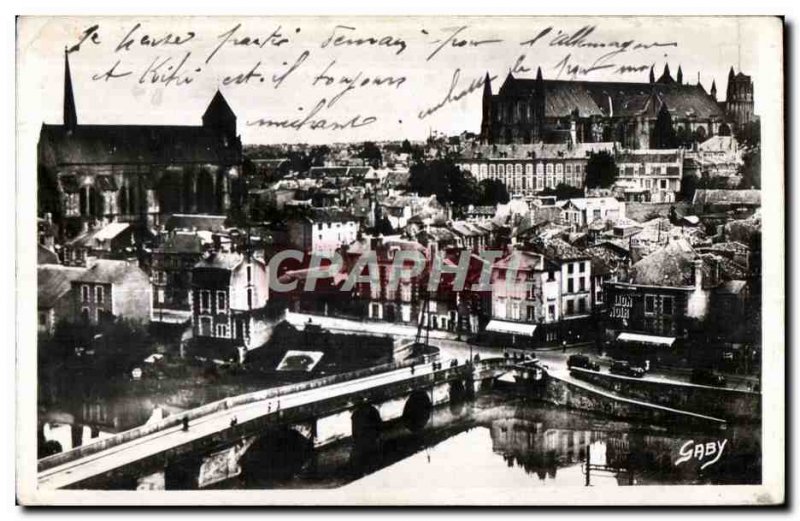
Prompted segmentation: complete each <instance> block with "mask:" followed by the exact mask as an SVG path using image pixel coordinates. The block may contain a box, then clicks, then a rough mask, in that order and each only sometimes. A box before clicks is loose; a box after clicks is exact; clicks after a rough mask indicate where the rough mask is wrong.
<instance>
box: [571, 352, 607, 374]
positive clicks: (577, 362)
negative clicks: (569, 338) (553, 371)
mask: <svg viewBox="0 0 800 521" xmlns="http://www.w3.org/2000/svg"><path fill="white" fill-rule="evenodd" d="M573 367H580V368H581V369H589V370H590V371H599V370H600V364H598V363H597V362H595V361H594V360H592V359H591V358H589V357H588V356H586V355H569V358H567V368H569V369H572V368H573Z"/></svg>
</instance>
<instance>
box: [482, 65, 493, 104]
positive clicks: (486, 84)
mask: <svg viewBox="0 0 800 521" xmlns="http://www.w3.org/2000/svg"><path fill="white" fill-rule="evenodd" d="M491 96H492V77H491V76H489V71H486V77H485V78H484V79H483V97H484V98H488V97H491Z"/></svg>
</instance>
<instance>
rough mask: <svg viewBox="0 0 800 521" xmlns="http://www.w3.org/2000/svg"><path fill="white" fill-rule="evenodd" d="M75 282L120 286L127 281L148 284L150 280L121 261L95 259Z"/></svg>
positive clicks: (130, 265) (138, 270) (135, 267)
mask: <svg viewBox="0 0 800 521" xmlns="http://www.w3.org/2000/svg"><path fill="white" fill-rule="evenodd" d="M75 281H77V282H93V283H102V284H122V283H125V282H128V281H135V282H143V283H146V284H148V285H149V284H150V279H149V277H148V276H147V274H145V272H143V271H142V270H141V269H140V268H139V267H138V266H136V265H135V264H131V263H129V262H127V261H123V260H109V259H97V260H95V261H94V264H92V265H91V266H90V267H89V268H86V269H85V270H84V271H83V273H81V274H79V275H78V276H77V277H76V278H75Z"/></svg>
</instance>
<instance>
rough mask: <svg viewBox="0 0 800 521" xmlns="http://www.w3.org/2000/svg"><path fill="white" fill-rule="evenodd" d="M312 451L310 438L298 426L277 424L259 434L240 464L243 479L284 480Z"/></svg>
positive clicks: (298, 470) (297, 470)
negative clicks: (275, 426) (280, 425)
mask: <svg viewBox="0 0 800 521" xmlns="http://www.w3.org/2000/svg"><path fill="white" fill-rule="evenodd" d="M313 451H314V444H313V441H312V440H310V439H309V438H307V437H306V436H304V435H303V434H302V433H301V432H299V431H298V430H297V429H294V428H292V427H290V426H284V427H278V428H274V429H269V430H267V432H265V433H264V434H262V435H261V436H259V437H258V438H257V439H256V440H255V441H254V442H253V445H252V446H251V447H250V448H249V449H248V450H247V452H245V453H244V455H243V456H242V458H241V460H240V461H239V465H240V467H241V469H242V475H243V476H244V479H246V480H253V481H257V482H269V481H272V480H284V479H289V478H291V477H293V476H295V475H297V474H298V473H299V472H300V471H301V470H302V469H303V467H304V466H305V465H306V463H308V461H309V460H310V459H311V456H312V455H313Z"/></svg>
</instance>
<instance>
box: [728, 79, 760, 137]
mask: <svg viewBox="0 0 800 521" xmlns="http://www.w3.org/2000/svg"><path fill="white" fill-rule="evenodd" d="M725 112H726V113H727V114H728V117H729V118H730V119H731V120H732V121H734V122H735V123H736V124H737V125H740V126H741V125H746V124H748V123H752V122H753V121H755V114H753V79H752V78H751V77H750V76H747V75H745V74H743V73H742V72H741V71H740V72H739V74H735V73H734V72H733V67H731V70H730V72H729V73H728V90H727V93H726V95H725Z"/></svg>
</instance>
